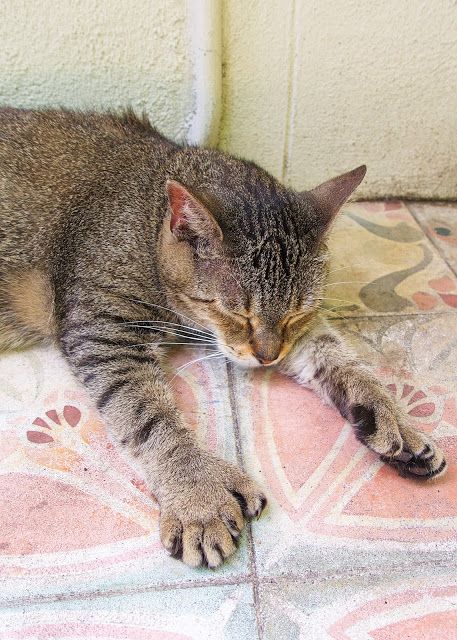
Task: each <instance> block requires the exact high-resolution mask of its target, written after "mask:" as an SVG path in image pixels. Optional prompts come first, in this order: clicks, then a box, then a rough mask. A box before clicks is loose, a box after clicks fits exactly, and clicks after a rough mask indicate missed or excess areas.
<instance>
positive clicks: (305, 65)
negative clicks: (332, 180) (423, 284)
mask: <svg viewBox="0 0 457 640" xmlns="http://www.w3.org/2000/svg"><path fill="white" fill-rule="evenodd" d="M225 14H226V15H225V22H224V26H225V29H224V43H225V47H224V55H225V64H224V69H225V72H224V95H225V103H224V118H223V124H222V134H221V143H222V146H223V147H224V148H225V149H227V150H229V151H232V152H234V153H237V154H240V155H244V156H248V157H250V158H252V159H254V160H257V161H259V162H261V163H264V164H265V165H266V166H267V167H268V168H269V169H270V170H271V171H273V173H275V174H276V175H278V176H281V177H282V178H283V179H285V180H286V181H287V182H288V183H290V184H292V185H293V186H294V187H296V188H301V187H309V186H311V185H314V184H316V183H318V182H320V181H322V180H325V179H327V178H328V177H330V176H331V175H333V174H336V173H338V172H342V171H346V170H348V169H350V168H352V167H353V166H356V165H357V164H361V163H363V162H364V163H366V164H367V165H368V174H367V178H366V180H365V182H364V185H363V187H362V189H361V191H360V193H361V194H362V195H365V196H370V197H375V196H381V195H383V194H387V195H395V196H401V195H402V196H411V197H433V198H457V2H456V1H455V0H383V1H382V2H375V1H374V0H290V1H281V0H268V1H266V2H246V1H245V0H226V2H225Z"/></svg>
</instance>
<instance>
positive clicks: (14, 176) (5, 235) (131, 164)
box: [0, 107, 175, 262]
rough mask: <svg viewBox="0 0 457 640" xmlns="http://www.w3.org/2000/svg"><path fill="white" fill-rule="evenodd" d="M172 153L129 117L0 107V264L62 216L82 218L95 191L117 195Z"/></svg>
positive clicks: (156, 135) (43, 237) (32, 242)
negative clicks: (74, 212) (70, 212)
mask: <svg viewBox="0 0 457 640" xmlns="http://www.w3.org/2000/svg"><path fill="white" fill-rule="evenodd" d="M174 147H175V145H173V143H171V142H169V141H168V140H166V139H165V138H164V137H162V136H161V135H160V134H159V133H158V132H157V131H156V130H155V129H154V128H153V127H152V126H151V125H150V124H149V122H148V121H147V119H146V118H138V117H137V116H136V115H135V114H134V113H133V112H130V111H126V112H124V113H122V114H112V113H95V112H94V113H92V112H89V113H87V112H75V111H68V110H64V109H60V110H43V111H37V110H26V109H24V110H23V109H14V108H9V107H4V108H0V262H1V260H2V258H3V260H5V259H6V257H7V256H11V255H12V254H13V253H14V254H16V253H20V254H21V255H25V254H26V253H29V251H28V249H27V247H26V245H28V247H29V248H30V247H31V246H36V244H37V240H38V241H39V242H46V238H48V237H50V236H51V235H52V233H53V229H54V228H55V227H56V226H57V225H58V221H59V219H60V217H61V216H62V215H63V214H65V213H66V212H68V210H69V209H72V210H74V209H76V208H78V209H79V214H78V215H84V198H86V197H87V194H91V196H90V197H91V198H94V197H96V196H94V194H97V192H98V191H100V190H98V191H97V185H104V187H105V188H106V189H111V190H112V191H115V190H116V189H121V187H122V186H124V185H125V184H126V182H127V181H129V180H130V181H132V180H134V179H135V176H136V174H138V175H141V172H143V173H145V172H146V170H147V171H148V172H149V173H150V174H151V173H152V172H153V169H154V167H153V165H154V158H155V159H156V161H157V162H159V161H160V158H161V157H163V158H165V157H166V156H167V154H169V153H170V152H172V151H173V149H174ZM123 183H124V185H123ZM29 255H30V254H29Z"/></svg>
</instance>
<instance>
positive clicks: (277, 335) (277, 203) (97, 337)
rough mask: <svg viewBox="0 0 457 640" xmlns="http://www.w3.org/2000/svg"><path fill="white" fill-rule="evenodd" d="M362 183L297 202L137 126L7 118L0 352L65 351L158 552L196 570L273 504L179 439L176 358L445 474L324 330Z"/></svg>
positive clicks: (245, 165) (269, 182)
mask: <svg viewBox="0 0 457 640" xmlns="http://www.w3.org/2000/svg"><path fill="white" fill-rule="evenodd" d="M364 173H365V170H364V168H359V169H358V170H354V171H353V172H350V173H349V174H345V175H344V176H341V177H339V178H336V179H334V180H333V181H329V182H328V183H324V185H321V186H320V187H317V188H316V189H315V190H313V191H312V192H309V193H297V192H293V191H292V190H288V189H286V188H285V187H283V186H282V185H280V184H279V183H278V182H277V181H276V180H274V179H273V178H272V177H271V176H269V175H268V174H267V173H265V172H264V171H262V170H261V169H260V168H258V167H257V166H256V165H254V164H252V163H249V162H245V161H242V160H238V159H235V158H232V157H230V156H227V155H225V154H221V153H220V152H217V151H210V150H204V149H198V148H187V147H180V146H178V145H175V144H174V143H172V142H170V141H168V140H166V139H165V138H163V136H161V135H160V134H159V133H158V132H157V131H156V130H155V129H153V128H152V127H151V126H150V125H149V123H148V122H146V121H140V120H138V119H137V118H135V117H134V116H133V115H132V114H127V115H125V116H121V117H119V116H114V115H108V114H101V115H97V114H77V113H72V112H65V111H43V112H34V111H20V110H14V109H3V110H2V109H0V348H16V347H22V346H27V345H30V344H34V343H36V342H39V341H42V340H45V339H52V340H54V341H55V342H56V343H57V344H58V345H59V347H60V349H61V350H62V352H63V354H64V355H65V357H66V358H67V360H68V361H69V363H70V365H71V367H72V369H73V371H74V372H75V374H76V375H77V376H78V378H79V379H80V380H81V381H82V383H83V384H84V385H85V386H86V388H87V389H88V391H89V393H90V394H91V396H92V398H93V399H94V401H95V402H96V403H97V406H98V408H99V410H100V411H101V412H102V414H103V415H104V416H105V417H106V419H107V421H108V424H109V425H110V428H111V431H112V434H113V438H114V439H115V440H116V441H117V442H118V444H119V446H120V447H123V448H124V450H126V451H127V453H129V454H130V455H131V456H133V457H134V458H135V459H136V461H137V462H138V463H139V464H140V466H141V467H142V470H143V473H144V475H145V477H146V480H147V481H148V482H149V485H150V486H151V489H152V490H153V491H154V493H155V495H156V497H157V499H158V501H159V503H160V507H161V535H162V540H163V542H164V544H165V546H166V547H167V548H168V549H169V550H170V551H171V552H172V554H174V555H176V556H179V557H181V556H182V557H183V559H184V561H185V562H187V563H188V564H190V565H194V566H196V565H199V564H202V563H203V564H204V563H207V564H209V565H210V566H217V565H218V564H219V563H220V562H221V561H222V560H223V559H224V558H225V557H227V556H228V555H230V554H231V553H232V552H233V550H234V548H235V545H234V541H235V540H236V538H237V536H238V534H239V532H240V530H241V528H242V526H243V515H244V516H247V517H252V516H253V515H256V514H259V513H260V512H261V510H262V508H263V506H264V504H265V499H264V497H263V494H262V492H261V491H260V490H259V489H258V488H257V486H256V485H255V484H254V483H253V482H252V481H251V480H250V479H249V478H247V477H246V476H245V475H244V474H243V473H242V472H241V471H239V470H238V469H237V468H236V467H234V466H232V465H230V464H228V463H225V462H223V461H221V460H218V459H216V458H214V457H212V456H210V455H209V454H207V453H206V452H204V451H202V450H201V449H200V448H199V447H198V445H197V444H196V443H195V442H194V440H193V437H192V436H191V434H190V433H189V432H188V431H187V429H186V428H185V426H184V423H183V420H182V417H181V416H180V415H179V413H178V412H177V410H176V408H175V405H174V402H173V398H172V394H171V392H170V390H169V388H168V385H167V382H166V379H165V375H164V374H163V372H162V367H161V361H162V359H163V357H164V355H165V353H166V345H167V342H184V341H185V340H186V339H189V340H191V341H194V342H196V343H201V344H203V345H206V346H207V347H213V346H214V348H216V346H217V348H218V349H219V351H222V352H223V353H224V355H226V356H227V357H229V358H231V359H233V360H234V361H236V362H238V363H239V364H241V365H244V366H256V365H257V366H258V365H260V364H262V365H269V364H277V365H278V366H279V367H280V368H281V369H282V370H283V371H284V372H285V373H287V374H288V375H292V376H294V377H296V378H297V379H298V381H299V382H301V383H302V384H306V385H307V386H310V387H312V388H314V389H316V391H318V392H319V393H321V395H322V396H324V397H325V398H327V399H328V400H330V401H331V402H332V403H333V404H335V405H336V406H337V407H338V408H339V409H340V411H341V412H342V413H343V415H344V416H345V417H346V418H347V419H348V420H349V421H350V422H351V423H352V424H353V425H354V427H355V428H356V430H357V433H358V436H359V438H360V439H361V440H362V441H363V442H365V444H367V445H368V446H370V447H371V448H372V449H373V450H375V451H377V452H378V453H379V454H381V455H384V456H387V459H388V461H389V462H390V463H391V464H394V465H395V466H398V467H399V468H400V470H401V471H403V472H405V473H410V474H411V475H418V476H422V477H435V476H436V475H439V474H441V473H442V472H444V469H445V462H444V458H443V456H442V453H441V452H440V451H439V449H437V448H436V447H435V445H434V444H433V443H432V442H431V441H430V439H429V438H428V437H427V436H425V435H424V434H421V433H419V432H417V431H414V430H413V429H412V428H411V427H410V426H409V425H408V424H407V422H406V419H405V417H404V415H403V414H402V412H401V411H400V409H399V408H398V407H397V406H396V405H395V404H394V402H393V400H392V399H391V397H390V396H389V394H388V393H387V392H386V391H385V390H384V389H383V388H382V386H381V384H380V383H379V382H378V381H377V380H376V379H375V378H374V377H373V376H372V374H371V373H370V372H369V371H368V370H367V369H366V368H365V367H364V366H363V365H361V364H359V363H358V362H357V360H356V359H355V358H354V356H353V354H352V353H351V352H350V351H349V350H348V349H347V348H346V347H345V346H344V344H343V342H342V340H341V338H340V337H339V336H338V335H337V334H336V333H335V332H333V331H332V330H331V329H329V328H328V327H327V325H326V324H325V321H323V320H322V319H321V317H320V315H319V305H320V294H321V290H322V286H323V283H324V280H325V273H326V260H327V255H326V248H325V243H324V239H325V234H326V232H327V229H328V227H329V224H330V222H331V220H332V218H333V216H334V215H335V213H336V212H337V210H338V209H339V207H340V206H341V204H343V202H344V201H345V200H346V199H347V197H348V196H349V195H350V193H351V192H352V191H353V190H354V189H355V188H356V186H357V185H358V184H359V182H360V181H361V179H362V178H363V175H364ZM183 185H185V186H183ZM143 323H144V324H143ZM173 336H174V337H173ZM160 342H161V343H162V346H159V344H158V343H160ZM146 343H148V344H146Z"/></svg>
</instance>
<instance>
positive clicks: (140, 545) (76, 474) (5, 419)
mask: <svg viewBox="0 0 457 640" xmlns="http://www.w3.org/2000/svg"><path fill="white" fill-rule="evenodd" d="M198 355H199V354H198V353H197V354H193V355H191V354H189V353H186V352H183V353H180V354H178V355H176V357H175V364H176V365H180V364H183V363H185V362H186V361H188V360H189V359H191V358H192V357H197V356H198ZM172 384H173V386H174V387H175V391H176V398H177V401H178V404H179V405H180V406H181V408H182V409H183V412H184V413H185V415H186V416H187V419H188V422H189V423H190V425H191V426H192V427H193V428H194V429H197V431H198V435H199V438H200V440H201V441H202V442H203V443H204V444H205V446H206V447H207V448H208V449H210V450H213V451H217V452H218V453H219V454H220V455H222V456H223V457H224V458H226V459H227V460H232V461H235V460H236V452H235V439H234V434H233V428H232V416H231V408H230V403H229V400H228V390H227V378H226V369H225V366H224V365H223V364H222V365H221V364H220V363H217V362H215V361H214V360H212V361H209V362H204V361H202V362H199V363H196V364H195V365H192V366H191V367H188V368H186V369H184V370H183V371H182V372H181V374H180V376H178V377H176V378H175V379H174V380H173V382H172ZM0 407H1V408H2V409H1V411H0V496H1V502H0V505H1V506H0V521H1V523H2V526H1V528H0V576H1V579H0V583H1V587H0V592H1V593H2V594H3V595H4V596H9V595H11V594H14V595H18V594H19V593H23V594H28V595H33V594H34V593H39V594H53V593H61V592H72V593H76V594H77V593H82V592H87V591H98V590H106V589H111V588H122V587H123V586H125V585H128V586H132V584H136V585H145V586H147V585H150V584H157V583H173V582H184V581H189V580H190V581H192V580H202V579H205V580H210V579H212V575H211V573H208V572H206V571H205V570H203V569H202V570H200V571H194V570H191V569H188V568H186V567H185V566H184V565H183V564H182V563H181V562H179V561H177V560H173V559H171V558H169V557H168V555H167V554H166V553H165V551H164V550H163V549H162V547H161V544H160V541H159V535H158V510H157V505H156V503H155V502H154V501H153V499H152V497H151V495H150V494H149V492H148V490H147V488H146V486H145V484H144V482H143V481H142V480H141V479H140V478H139V476H138V475H137V473H136V472H135V471H134V469H133V468H132V467H131V466H130V465H129V464H128V462H127V461H126V460H124V459H122V458H121V457H120V456H119V454H118V453H117V451H116V450H115V449H114V448H113V446H112V444H111V443H110V442H109V440H108V438H107V435H106V430H105V427H104V425H103V424H102V422H101V420H100V418H99V417H98V415H97V413H96V412H95V411H94V409H93V407H92V404H91V403H90V401H89V400H88V398H87V396H86V394H85V392H84V391H83V390H82V389H81V387H80V386H79V385H78V384H77V383H76V381H75V380H74V378H73V377H72V376H71V374H70V372H69V371H68V370H67V367H66V365H65V363H64V362H63V361H62V359H61V358H60V356H59V355H58V354H57V353H56V352H55V351H53V350H51V349H49V350H45V349H36V350H32V351H29V352H26V353H23V354H10V355H4V356H3V357H2V358H1V359H0ZM197 425H198V427H197ZM247 571H248V569H247V555H246V548H245V545H242V548H241V550H240V552H239V553H238V554H237V555H235V557H234V558H233V560H231V562H229V563H228V564H227V565H226V566H225V567H224V568H222V570H221V571H219V572H218V573H217V578H218V579H223V578H224V577H229V576H230V577H233V576H241V575H244V574H246V573H247Z"/></svg>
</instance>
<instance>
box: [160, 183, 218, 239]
mask: <svg viewBox="0 0 457 640" xmlns="http://www.w3.org/2000/svg"><path fill="white" fill-rule="evenodd" d="M166 186H167V194H168V202H169V204H170V209H171V219H170V231H171V232H172V234H173V235H174V236H175V238H176V239H177V240H185V241H187V242H189V243H190V244H191V245H193V246H194V248H196V249H198V248H204V247H207V248H209V247H212V248H214V247H215V246H217V245H219V244H220V243H221V241H222V237H223V236H222V231H221V228H220V226H219V225H218V224H217V222H216V220H215V218H214V216H213V215H212V214H211V213H210V212H209V211H208V209H207V207H205V205H204V204H203V203H202V202H200V200H199V199H198V198H197V197H196V196H194V195H193V194H192V193H190V191H189V190H188V189H186V187H184V186H183V185H182V184H180V183H179V182H176V180H167V185H166Z"/></svg>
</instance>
